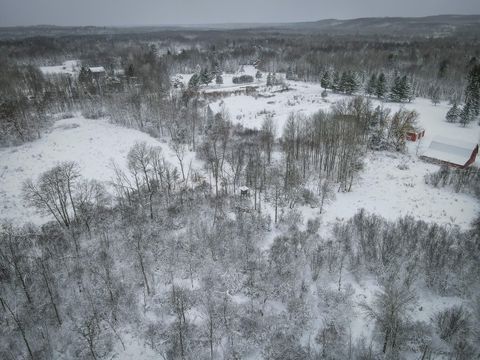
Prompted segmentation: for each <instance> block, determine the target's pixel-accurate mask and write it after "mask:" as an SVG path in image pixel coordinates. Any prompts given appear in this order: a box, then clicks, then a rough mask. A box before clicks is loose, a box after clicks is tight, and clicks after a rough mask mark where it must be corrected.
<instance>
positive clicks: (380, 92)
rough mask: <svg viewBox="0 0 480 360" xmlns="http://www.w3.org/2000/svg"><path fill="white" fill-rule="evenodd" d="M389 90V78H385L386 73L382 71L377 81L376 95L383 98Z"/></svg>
mask: <svg viewBox="0 0 480 360" xmlns="http://www.w3.org/2000/svg"><path fill="white" fill-rule="evenodd" d="M386 92H387V80H386V79H385V74H384V73H383V72H382V73H380V75H379V76H378V79H377V83H376V85H375V95H376V96H377V97H378V98H379V99H382V98H383V97H384V96H385V94H386Z"/></svg>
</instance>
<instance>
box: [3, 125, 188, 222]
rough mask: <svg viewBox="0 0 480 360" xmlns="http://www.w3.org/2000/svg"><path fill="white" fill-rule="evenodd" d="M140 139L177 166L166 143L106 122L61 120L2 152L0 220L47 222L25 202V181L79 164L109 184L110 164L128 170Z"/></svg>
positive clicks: (90, 176)
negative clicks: (69, 163) (63, 164)
mask: <svg viewBox="0 0 480 360" xmlns="http://www.w3.org/2000/svg"><path fill="white" fill-rule="evenodd" d="M141 141H145V142H146V143H147V144H148V145H152V146H158V147H161V148H162V153H163V156H164V157H165V158H166V159H167V160H168V161H170V162H171V163H172V164H173V165H176V166H177V165H178V164H177V163H176V158H175V154H174V153H173V152H172V150H171V149H170V148H169V146H168V144H166V143H162V142H160V141H158V140H156V139H154V138H152V137H151V136H149V135H147V134H145V133H143V132H140V131H138V130H133V129H127V128H124V127H121V126H117V125H113V124H111V123H109V122H108V121H107V120H104V119H101V120H88V119H85V118H83V117H81V116H77V117H74V118H71V119H64V120H59V121H57V122H56V123H55V126H54V127H53V129H52V130H51V132H49V133H48V134H44V135H43V136H42V138H41V139H39V140H36V141H34V142H31V143H26V144H23V145H21V146H18V147H10V148H5V149H0V164H1V165H0V204H1V206H0V219H2V218H4V219H9V220H12V221H14V222H16V223H20V224H21V223H25V222H28V221H31V222H34V223H37V224H38V223H42V222H45V220H47V219H44V218H41V217H40V216H39V215H37V214H36V213H35V212H34V211H33V210H32V209H31V208H28V207H26V206H24V204H23V200H22V196H21V190H22V184H23V182H24V181H25V180H27V179H28V178H32V179H36V178H37V176H38V175H40V174H41V173H42V172H44V171H45V170H48V169H49V168H51V167H53V166H55V165H56V164H57V163H59V162H62V161H76V162H77V163H78V164H79V165H80V170H81V174H82V176H84V177H85V178H87V179H96V180H99V181H103V182H106V183H108V182H109V181H110V180H112V178H113V175H114V170H113V166H112V161H114V162H115V163H116V164H117V165H118V166H119V167H120V168H121V169H125V168H126V156H127V153H128V151H129V149H130V148H131V147H132V146H133V145H134V144H135V143H136V142H141ZM193 157H194V154H193V153H187V154H186V155H185V159H184V162H185V164H186V166H188V165H189V163H190V160H192V159H193Z"/></svg>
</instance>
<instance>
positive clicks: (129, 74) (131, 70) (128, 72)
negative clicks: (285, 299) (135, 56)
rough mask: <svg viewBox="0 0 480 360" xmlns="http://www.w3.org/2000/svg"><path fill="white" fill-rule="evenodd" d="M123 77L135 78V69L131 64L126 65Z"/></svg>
mask: <svg viewBox="0 0 480 360" xmlns="http://www.w3.org/2000/svg"><path fill="white" fill-rule="evenodd" d="M125 75H126V76H127V77H129V78H131V77H134V76H135V69H134V68H133V64H130V65H128V68H127V70H125Z"/></svg>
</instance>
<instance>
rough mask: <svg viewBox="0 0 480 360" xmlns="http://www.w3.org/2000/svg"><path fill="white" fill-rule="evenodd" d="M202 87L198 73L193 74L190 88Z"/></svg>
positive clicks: (189, 84) (189, 83)
mask: <svg viewBox="0 0 480 360" xmlns="http://www.w3.org/2000/svg"><path fill="white" fill-rule="evenodd" d="M199 85H200V75H198V74H197V73H195V74H193V75H192V77H191V78H190V80H189V82H188V87H189V88H196V87H198V86H199Z"/></svg>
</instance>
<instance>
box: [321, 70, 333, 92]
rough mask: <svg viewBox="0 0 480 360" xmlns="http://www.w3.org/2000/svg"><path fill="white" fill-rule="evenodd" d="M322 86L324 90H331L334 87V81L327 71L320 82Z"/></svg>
mask: <svg viewBox="0 0 480 360" xmlns="http://www.w3.org/2000/svg"><path fill="white" fill-rule="evenodd" d="M320 85H321V86H322V88H324V89H330V88H331V87H332V79H331V77H330V72H328V71H325V72H324V73H323V76H322V79H321V80H320Z"/></svg>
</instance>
